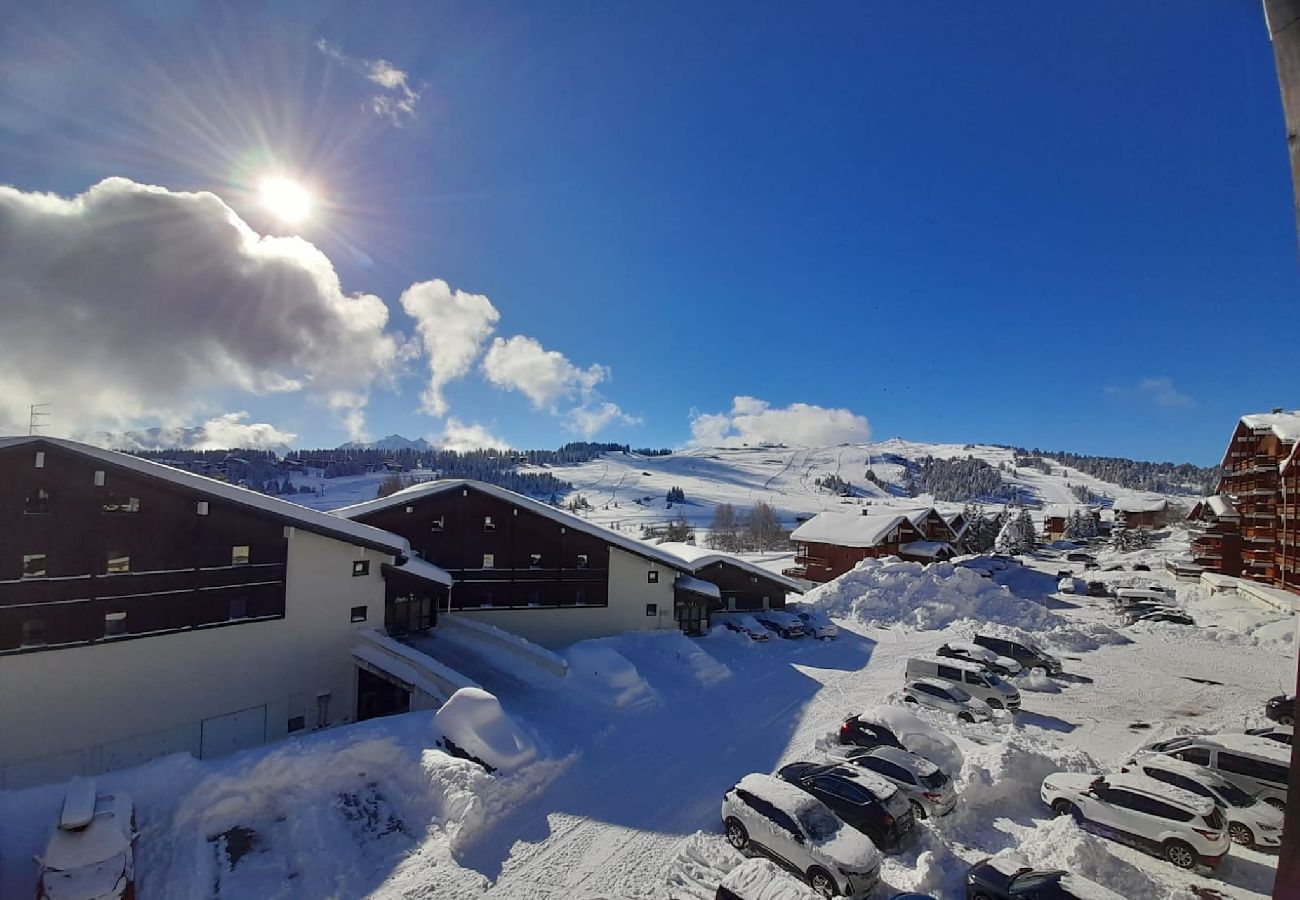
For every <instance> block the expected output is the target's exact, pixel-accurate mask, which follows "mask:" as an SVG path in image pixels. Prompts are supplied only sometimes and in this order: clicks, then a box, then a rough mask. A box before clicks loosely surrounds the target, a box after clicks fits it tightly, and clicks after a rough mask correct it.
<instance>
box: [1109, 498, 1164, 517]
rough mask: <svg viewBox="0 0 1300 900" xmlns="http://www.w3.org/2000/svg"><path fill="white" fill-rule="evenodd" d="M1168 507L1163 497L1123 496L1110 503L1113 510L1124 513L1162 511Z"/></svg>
mask: <svg viewBox="0 0 1300 900" xmlns="http://www.w3.org/2000/svg"><path fill="white" fill-rule="evenodd" d="M1168 508H1169V501H1168V500H1166V499H1165V498H1164V497H1124V498H1122V499H1119V500H1116V501H1115V502H1114V503H1113V504H1112V505H1111V509H1113V510H1114V511H1115V512H1126V513H1144V512H1164V511H1165V510H1166V509H1168Z"/></svg>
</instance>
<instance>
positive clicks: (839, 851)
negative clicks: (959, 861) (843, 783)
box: [722, 773, 880, 898]
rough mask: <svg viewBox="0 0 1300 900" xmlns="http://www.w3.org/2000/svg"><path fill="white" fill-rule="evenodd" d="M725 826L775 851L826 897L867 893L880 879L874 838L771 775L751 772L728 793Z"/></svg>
mask: <svg viewBox="0 0 1300 900" xmlns="http://www.w3.org/2000/svg"><path fill="white" fill-rule="evenodd" d="M722 827H723V829H724V830H725V831H726V834H727V841H728V842H729V843H730V844H731V846H733V847H735V848H736V849H737V850H741V851H745V850H748V849H750V848H753V849H754V850H757V851H759V852H761V853H763V854H765V855H766V856H770V857H771V858H772V859H773V860H775V861H776V862H779V863H781V864H782V865H784V866H786V867H787V868H789V869H791V870H793V871H796V872H798V873H799V874H801V875H802V876H803V877H805V878H807V879H808V883H809V884H810V885H811V886H812V888H813V890H815V891H817V893H819V894H821V895H822V896H823V897H835V896H843V897H848V898H861V897H866V896H867V895H869V894H870V893H871V892H872V891H873V890H874V889H875V887H876V884H877V883H878V882H879V881H880V851H878V850H877V849H876V846H875V844H873V843H871V839H870V838H868V837H867V836H866V835H865V834H862V833H861V832H860V831H856V830H855V829H853V828H850V827H849V826H847V825H845V824H844V823H843V822H841V821H840V820H839V819H838V818H836V816H835V814H834V813H832V812H831V811H830V810H829V809H828V808H827V807H826V804H824V803H822V802H821V801H820V800H818V799H817V798H816V797H814V796H813V795H812V794H809V793H807V792H806V791H803V790H800V789H799V788H797V787H795V786H794V785H793V784H790V783H789V782H786V781H782V780H781V779H780V778H776V777H774V776H772V775H759V774H757V773H755V774H752V775H746V776H745V777H744V778H742V779H741V780H740V783H739V784H737V785H736V786H735V787H733V788H732V789H731V790H729V791H727V793H726V794H725V795H723V798H722Z"/></svg>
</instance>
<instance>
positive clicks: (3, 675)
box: [0, 529, 392, 788]
mask: <svg viewBox="0 0 1300 900" xmlns="http://www.w3.org/2000/svg"><path fill="white" fill-rule="evenodd" d="M355 559H368V560H370V567H369V570H370V571H369V574H367V575H364V576H357V577H354V576H353V575H352V562H353V560H355ZM391 560H392V558H391V557H389V556H386V555H384V554H382V553H379V552H376V551H373V550H364V549H361V548H358V547H355V546H353V545H350V544H347V543H345V542H343V541H339V540H335V539H332V538H326V537H322V536H319V535H315V534H312V533H309V532H305V531H302V530H301V529H296V530H293V531H292V532H290V537H289V538H288V540H287V579H286V580H287V585H288V589H287V591H286V594H285V614H284V617H283V618H277V619H270V620H265V621H259V622H252V623H249V624H244V625H238V626H226V625H219V626H214V627H207V628H199V629H194V630H191V631H185V632H181V633H175V634H163V635H159V636H156V637H149V638H142V639H139V640H128V641H105V642H100V643H96V644H91V645H87V646H79V647H72V648H68V649H62V650H58V651H51V652H39V653H22V654H17V655H12V656H7V657H0V683H2V684H3V685H4V690H3V691H0V721H2V722H5V723H9V727H5V728H0V787H3V788H9V787H20V786H24V785H27V784H33V783H38V782H41V781H47V780H53V779H62V778H66V777H68V776H70V775H73V774H78V773H80V774H95V773H98V772H101V771H107V770H111V769H116V768H122V767H125V766H131V765H136V764H138V763H141V762H144V761H145V760H148V759H151V758H153V757H155V756H159V755H163V754H166V753H175V752H189V753H192V754H194V755H196V756H197V755H199V753H200V751H201V749H202V748H203V740H204V732H205V720H208V723H207V726H206V727H207V730H208V735H209V738H210V741H211V742H212V743H215V740H216V737H217V736H218V733H219V730H220V729H219V727H218V726H219V725H221V724H222V723H217V722H213V721H212V720H214V719H217V718H218V717H222V716H227V715H228V714H231V713H236V712H239V711H245V710H252V711H253V712H252V713H249V714H247V715H245V716H244V717H243V718H244V719H245V720H252V721H256V719H258V718H259V716H258V715H257V712H256V710H257V709H258V708H259V707H261V708H264V711H263V713H262V715H261V717H260V718H261V719H262V720H263V721H264V727H263V729H262V731H261V738H262V740H274V739H277V738H280V737H283V736H285V735H286V734H287V733H288V725H289V719H290V718H292V717H295V716H303V717H304V725H305V728H306V730H311V729H313V728H314V727H316V724H317V722H316V718H317V696H318V694H319V693H321V692H328V694H329V702H328V711H327V724H329V725H334V724H339V723H342V722H349V721H352V719H353V717H354V715H355V711H356V699H355V688H356V672H355V669H354V667H353V664H352V662H351V653H350V651H351V647H352V644H353V641H354V633H355V631H356V630H357V629H358V628H364V627H366V626H367V625H370V626H374V625H375V624H376V623H382V621H383V609H384V582H383V579H382V577H381V575H380V572H379V568H380V564H381V563H383V562H389V561H391ZM356 606H366V607H367V621H365V622H361V623H353V622H352V621H351V618H352V617H351V610H352V608H353V607H356ZM16 723H21V727H12V726H13V725H14V724H16ZM254 742H256V741H254ZM210 746H211V744H210ZM226 749H239V748H238V747H233V748H229V747H228V748H226Z"/></svg>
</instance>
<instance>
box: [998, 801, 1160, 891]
mask: <svg viewBox="0 0 1300 900" xmlns="http://www.w3.org/2000/svg"><path fill="white" fill-rule="evenodd" d="M996 858H997V859H999V860H1006V861H1007V862H1008V863H1009V864H1011V865H1015V864H1017V863H1021V864H1023V865H1028V866H1033V867H1034V868H1036V869H1064V870H1065V871H1067V872H1070V873H1071V874H1073V875H1081V876H1083V877H1084V878H1087V879H1089V880H1091V881H1095V882H1096V883H1097V884H1100V885H1101V886H1102V887H1105V888H1109V889H1110V890H1111V891H1114V892H1115V893H1116V894H1118V895H1119V896H1120V897H1123V898H1125V900H1158V898H1163V897H1165V896H1167V890H1166V888H1165V887H1164V886H1163V885H1161V884H1160V883H1159V882H1157V881H1155V880H1154V879H1152V878H1151V876H1149V875H1148V874H1147V873H1146V872H1144V871H1142V870H1141V869H1139V868H1137V867H1136V866H1134V865H1133V864H1132V863H1129V862H1125V861H1124V860H1122V859H1120V858H1119V856H1117V855H1116V854H1115V852H1114V850H1113V849H1112V845H1111V844H1110V843H1108V842H1107V841H1105V840H1102V839H1101V838H1099V837H1095V836H1093V835H1091V834H1088V833H1087V832H1085V831H1083V830H1082V829H1080V828H1079V826H1078V825H1077V824H1076V823H1075V821H1074V820H1073V819H1071V818H1070V817H1069V816H1062V817H1061V818H1058V819H1051V820H1050V821H1047V822H1044V823H1042V824H1040V825H1038V826H1037V827H1035V828H1033V829H1031V830H1029V831H1027V832H1026V833H1025V834H1023V835H1022V836H1021V839H1020V845H1019V847H1017V848H1016V849H1015V850H1007V851H1003V852H1002V853H999V854H998V855H997V857H996ZM1080 896H1086V895H1085V894H1082V893H1080Z"/></svg>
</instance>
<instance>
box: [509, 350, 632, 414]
mask: <svg viewBox="0 0 1300 900" xmlns="http://www.w3.org/2000/svg"><path fill="white" fill-rule="evenodd" d="M483 374H484V375H486V376H487V379H488V381H490V382H492V383H493V384H494V385H496V386H497V387H499V388H504V389H506V390H511V391H519V392H520V393H522V394H523V395H524V396H526V397H527V398H528V399H529V400H530V401H531V402H532V404H533V407H534V408H535V409H546V410H550V411H552V412H554V411H555V406H556V404H557V403H558V402H559V401H561V400H574V399H582V400H585V399H586V398H588V397H590V396H591V393H592V391H594V390H595V388H596V385H598V384H600V383H601V382H602V381H605V380H606V379H608V378H609V375H610V372H609V369H608V368H606V367H605V366H602V365H593V366H591V367H590V368H587V369H582V368H579V367H578V366H575V365H574V364H573V363H571V362H569V360H568V358H567V357H565V355H564V354H563V353H560V352H558V351H556V350H547V349H545V348H544V347H543V346H542V345H541V344H540V343H539V342H538V341H536V340H535V339H533V338H530V337H525V336H524V335H515V336H514V337H512V338H496V339H495V340H493V341H492V346H491V347H489V348H488V352H487V355H486V356H485V357H484V358H483Z"/></svg>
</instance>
